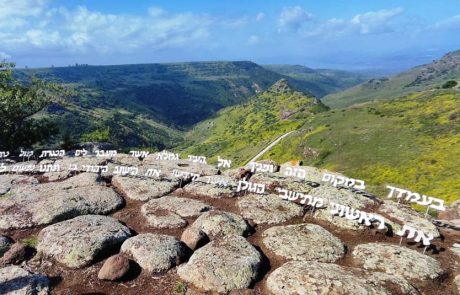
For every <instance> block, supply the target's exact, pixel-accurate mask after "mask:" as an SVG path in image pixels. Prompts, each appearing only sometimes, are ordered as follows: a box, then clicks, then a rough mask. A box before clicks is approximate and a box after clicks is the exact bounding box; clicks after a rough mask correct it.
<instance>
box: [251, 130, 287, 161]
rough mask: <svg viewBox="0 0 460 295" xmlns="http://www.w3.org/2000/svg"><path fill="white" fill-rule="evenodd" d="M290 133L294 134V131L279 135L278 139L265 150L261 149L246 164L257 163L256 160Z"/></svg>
mask: <svg viewBox="0 0 460 295" xmlns="http://www.w3.org/2000/svg"><path fill="white" fill-rule="evenodd" d="M292 132H294V131H289V132H288V133H285V134H283V135H281V136H280V137H278V138H277V139H276V140H275V141H274V142H272V143H270V144H269V145H268V146H267V147H266V148H264V149H263V150H262V151H261V152H260V153H258V154H257V155H256V156H255V157H254V158H252V159H251V160H249V161H248V163H250V162H254V161H257V159H258V158H260V157H262V155H263V154H265V153H266V152H268V151H269V150H270V149H271V148H272V147H274V146H275V145H276V144H277V143H278V142H280V140H282V139H283V138H285V137H286V136H288V135H289V134H291V133H292Z"/></svg>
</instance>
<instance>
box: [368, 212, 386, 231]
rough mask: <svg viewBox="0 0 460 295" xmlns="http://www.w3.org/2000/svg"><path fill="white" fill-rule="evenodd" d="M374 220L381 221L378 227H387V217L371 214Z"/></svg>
mask: <svg viewBox="0 0 460 295" xmlns="http://www.w3.org/2000/svg"><path fill="white" fill-rule="evenodd" d="M371 215H372V220H375V221H378V222H380V224H379V227H378V229H385V219H384V218H383V217H382V216H380V215H377V214H371Z"/></svg>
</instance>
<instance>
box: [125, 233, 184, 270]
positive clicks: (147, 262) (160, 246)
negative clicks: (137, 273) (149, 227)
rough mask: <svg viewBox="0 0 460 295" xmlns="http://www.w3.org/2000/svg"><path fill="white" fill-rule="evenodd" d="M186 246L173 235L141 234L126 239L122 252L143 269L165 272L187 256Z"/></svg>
mask: <svg viewBox="0 0 460 295" xmlns="http://www.w3.org/2000/svg"><path fill="white" fill-rule="evenodd" d="M186 250H187V248H186V246H185V244H184V243H182V242H181V241H179V240H177V239H176V238H174V237H172V236H167V235H157V234H150V233H147V234H140V235H137V236H135V237H132V238H129V239H128V240H126V241H125V242H124V243H123V245H121V252H123V253H125V254H127V255H129V256H131V257H132V258H133V259H134V261H136V262H137V263H138V264H139V265H140V266H141V267H142V268H143V269H145V270H147V271H149V272H153V273H159V272H165V271H167V270H169V269H170V268H173V267H175V266H177V265H179V264H180V263H181V262H182V261H183V260H184V258H185V255H186Z"/></svg>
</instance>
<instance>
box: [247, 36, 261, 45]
mask: <svg viewBox="0 0 460 295" xmlns="http://www.w3.org/2000/svg"><path fill="white" fill-rule="evenodd" d="M248 43H249V44H251V45H256V44H259V43H260V38H259V36H257V35H251V36H249V39H248Z"/></svg>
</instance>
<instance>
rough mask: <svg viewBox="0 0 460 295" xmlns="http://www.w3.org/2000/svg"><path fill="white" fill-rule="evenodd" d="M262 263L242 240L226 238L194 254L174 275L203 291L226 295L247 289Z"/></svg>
mask: <svg viewBox="0 0 460 295" xmlns="http://www.w3.org/2000/svg"><path fill="white" fill-rule="evenodd" d="M261 262H262V257H261V254H260V253H259V252H258V251H257V250H256V249H255V248H254V247H253V246H252V245H251V244H250V243H249V242H248V241H246V240H245V239H244V238H243V237H241V236H225V237H223V238H221V239H218V240H215V241H212V242H211V243H209V244H207V245H206V246H204V247H202V248H200V249H198V250H197V251H195V253H193V255H192V257H190V260H189V262H188V263H187V264H185V265H181V266H179V268H178V270H177V274H178V275H179V277H180V278H181V279H182V280H184V281H186V282H188V283H192V284H193V285H195V286H196V287H198V288H200V289H202V290H205V291H214V292H221V293H226V292H230V291H231V290H233V289H243V288H247V287H249V286H250V285H251V283H252V282H254V280H255V279H256V278H257V276H258V275H259V268H260V265H261Z"/></svg>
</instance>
